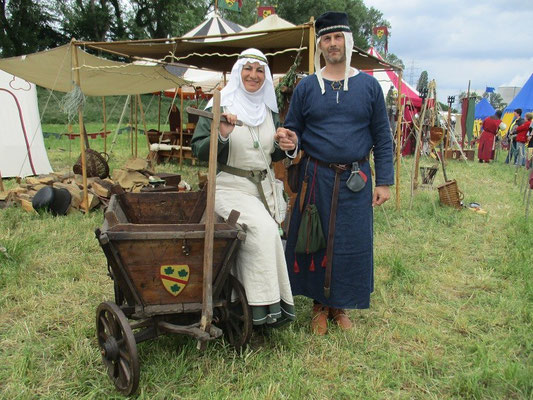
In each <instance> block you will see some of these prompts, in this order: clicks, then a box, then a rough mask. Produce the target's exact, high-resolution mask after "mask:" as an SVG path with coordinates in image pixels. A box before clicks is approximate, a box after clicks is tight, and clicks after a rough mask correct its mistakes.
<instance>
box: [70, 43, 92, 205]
mask: <svg viewBox="0 0 533 400" xmlns="http://www.w3.org/2000/svg"><path fill="white" fill-rule="evenodd" d="M70 45H71V46H73V55H74V57H73V60H72V61H73V64H74V65H73V66H74V69H75V79H76V85H77V86H78V87H79V88H80V90H81V84H80V70H79V69H78V65H79V64H78V47H77V46H76V44H75V39H72V41H71V42H70ZM78 120H79V124H80V150H81V173H82V182H83V205H84V206H85V214H86V215H89V193H88V191H87V161H86V159H85V141H86V140H87V136H86V132H85V128H84V124H83V108H82V106H81V105H80V106H79V107H78Z"/></svg>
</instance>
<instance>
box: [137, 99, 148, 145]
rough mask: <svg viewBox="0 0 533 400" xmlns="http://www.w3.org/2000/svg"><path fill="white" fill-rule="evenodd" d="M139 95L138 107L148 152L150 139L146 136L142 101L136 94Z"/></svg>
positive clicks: (146, 130)
mask: <svg viewBox="0 0 533 400" xmlns="http://www.w3.org/2000/svg"><path fill="white" fill-rule="evenodd" d="M137 96H138V97H139V108H140V110H141V119H142V122H143V126H144V136H146V144H147V145H148V152H150V139H149V138H148V129H146V118H145V116H144V109H143V102H142V101H141V95H140V94H138V95H137Z"/></svg>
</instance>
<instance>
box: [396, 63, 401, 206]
mask: <svg viewBox="0 0 533 400" xmlns="http://www.w3.org/2000/svg"><path fill="white" fill-rule="evenodd" d="M402 74H403V71H402V70H400V73H399V74H398V105H397V107H398V120H397V121H396V209H397V210H399V209H400V165H401V157H402V152H401V147H402V139H401V137H402V118H403V107H402Z"/></svg>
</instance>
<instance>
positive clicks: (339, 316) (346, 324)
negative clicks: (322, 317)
mask: <svg viewBox="0 0 533 400" xmlns="http://www.w3.org/2000/svg"><path fill="white" fill-rule="evenodd" d="M329 317H330V318H331V319H332V320H333V321H335V322H336V323H337V325H338V326H339V327H340V328H341V329H343V330H348V329H352V326H353V324H352V321H350V318H349V317H348V315H347V314H346V311H345V310H343V309H342V308H333V307H330V309H329Z"/></svg>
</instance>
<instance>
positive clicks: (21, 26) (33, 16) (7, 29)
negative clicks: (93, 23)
mask: <svg viewBox="0 0 533 400" xmlns="http://www.w3.org/2000/svg"><path fill="white" fill-rule="evenodd" d="M56 23H57V19H56V17H55V16H54V10H53V7H52V5H51V4H49V2H48V1H41V2H40V3H39V4H37V3H36V2H34V1H32V0H17V1H8V0H0V24H1V28H0V55H1V56H2V57H10V56H18V55H22V54H28V53H33V52H36V51H40V50H44V49H47V48H49V47H55V46H57V45H59V44H61V43H63V42H64V41H65V38H64V37H63V35H62V34H61V33H60V32H59V31H58V30H57V29H56V28H55V25H56Z"/></svg>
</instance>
